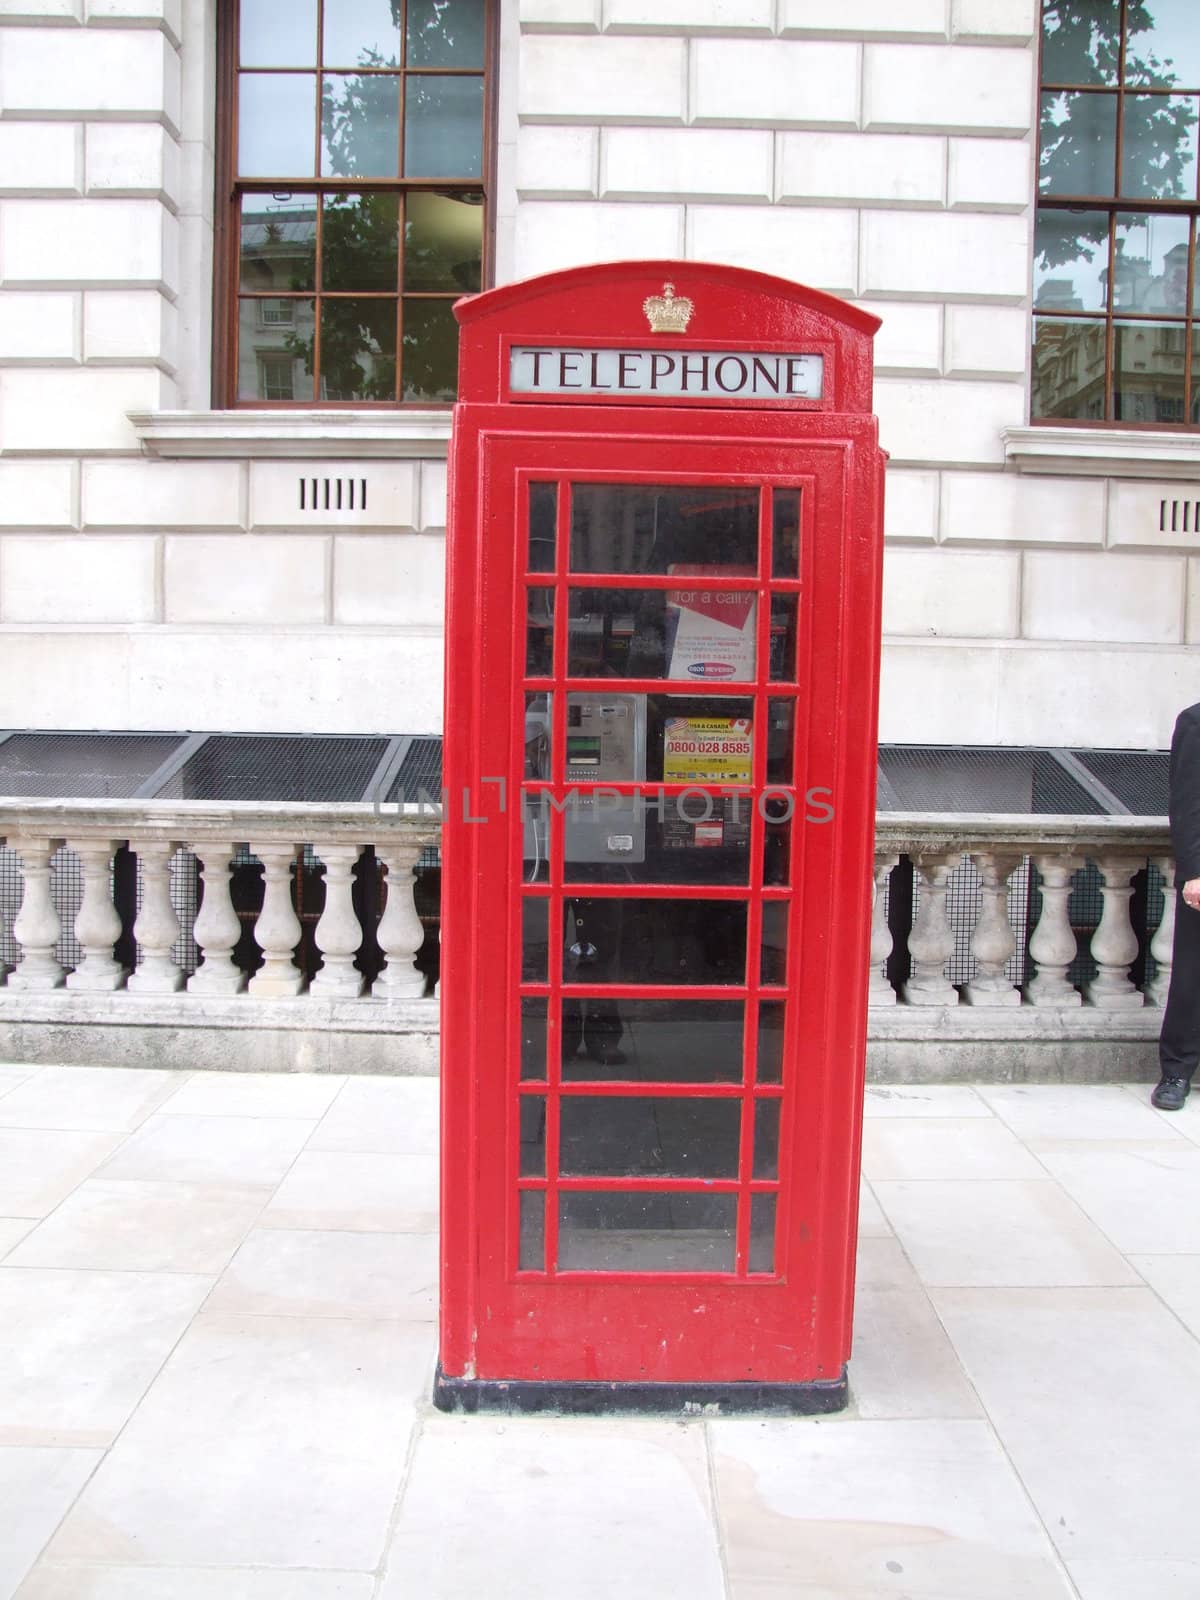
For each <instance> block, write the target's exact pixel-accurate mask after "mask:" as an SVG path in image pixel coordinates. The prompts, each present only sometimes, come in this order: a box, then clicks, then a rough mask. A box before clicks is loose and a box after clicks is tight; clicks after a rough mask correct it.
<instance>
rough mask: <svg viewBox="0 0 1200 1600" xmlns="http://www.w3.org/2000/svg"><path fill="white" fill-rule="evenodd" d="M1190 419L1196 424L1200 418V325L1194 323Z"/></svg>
mask: <svg viewBox="0 0 1200 1600" xmlns="http://www.w3.org/2000/svg"><path fill="white" fill-rule="evenodd" d="M1188 420H1189V421H1190V422H1191V423H1192V425H1193V427H1194V426H1195V424H1196V422H1197V420H1200V327H1198V326H1197V325H1196V324H1195V323H1193V325H1192V396H1191V406H1190V410H1189V416H1188Z"/></svg>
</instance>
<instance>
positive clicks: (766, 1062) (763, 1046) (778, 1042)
mask: <svg viewBox="0 0 1200 1600" xmlns="http://www.w3.org/2000/svg"><path fill="white" fill-rule="evenodd" d="M757 1077H758V1081H759V1083H782V1082H783V1001H782V1000H764V1001H762V1002H761V1004H760V1005H759V1008H758V1072H757Z"/></svg>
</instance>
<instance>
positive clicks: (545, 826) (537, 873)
mask: <svg viewBox="0 0 1200 1600" xmlns="http://www.w3.org/2000/svg"><path fill="white" fill-rule="evenodd" d="M521 832H522V844H521V854H522V857H523V859H524V863H525V865H524V867H523V869H522V871H523V877H524V881H525V882H526V883H546V882H548V881H549V878H550V797H549V795H546V794H541V793H538V794H528V793H523V794H522V796H521Z"/></svg>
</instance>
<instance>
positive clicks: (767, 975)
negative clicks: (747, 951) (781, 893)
mask: <svg viewBox="0 0 1200 1600" xmlns="http://www.w3.org/2000/svg"><path fill="white" fill-rule="evenodd" d="M787 936H788V903H787V901H786V900H768V901H766V903H765V904H764V905H763V908H762V956H761V960H760V963H759V982H760V983H769V984H771V985H773V986H775V987H778V986H779V985H781V984H783V983H784V982H786V980H787Z"/></svg>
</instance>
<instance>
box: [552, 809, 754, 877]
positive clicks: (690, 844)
mask: <svg viewBox="0 0 1200 1600" xmlns="http://www.w3.org/2000/svg"><path fill="white" fill-rule="evenodd" d="M753 810H754V802H753V799H752V798H751V796H750V795H740V794H739V795H710V794H706V793H700V792H697V791H696V790H694V789H691V790H686V789H685V790H680V791H673V792H667V791H666V790H662V791H660V792H659V793H658V794H656V795H634V796H619V795H609V794H605V793H602V794H601V795H599V796H598V797H596V798H593V797H592V796H591V795H588V794H577V795H574V796H570V795H569V796H568V797H567V802H566V811H565V816H566V828H565V844H564V848H565V852H566V868H565V871H566V876H567V879H568V880H569V881H570V882H572V883H630V884H634V883H693V884H701V885H703V884H709V885H711V884H718V885H723V886H728V887H735V886H739V885H743V884H747V883H749V881H750V819H751V816H752V814H753ZM622 831H623V836H622ZM614 834H616V835H618V836H619V839H620V845H619V847H618V849H616V850H614V851H613V852H612V853H611V854H610V853H609V852H608V851H606V850H605V844H606V842H607V840H608V839H610V838H612V837H613V836H614ZM629 840H632V846H631V847H629V848H620V846H625V845H627V844H628V841H629Z"/></svg>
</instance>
